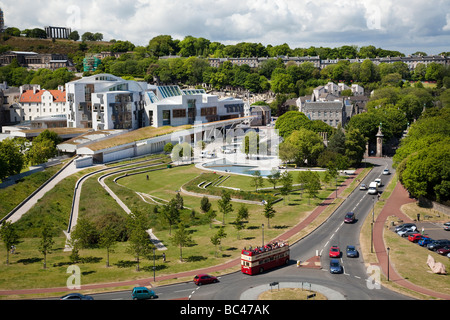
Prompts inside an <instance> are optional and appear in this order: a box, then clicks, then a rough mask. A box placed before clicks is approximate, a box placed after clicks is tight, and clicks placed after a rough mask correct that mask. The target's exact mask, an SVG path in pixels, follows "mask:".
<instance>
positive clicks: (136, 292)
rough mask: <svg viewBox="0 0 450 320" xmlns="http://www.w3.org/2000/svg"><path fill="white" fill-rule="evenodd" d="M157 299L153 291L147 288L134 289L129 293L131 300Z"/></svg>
mask: <svg viewBox="0 0 450 320" xmlns="http://www.w3.org/2000/svg"><path fill="white" fill-rule="evenodd" d="M157 297H158V296H157V295H156V294H155V291H153V290H151V289H149V288H147V287H134V288H133V290H132V291H131V298H132V299H133V300H142V299H155V298H157Z"/></svg>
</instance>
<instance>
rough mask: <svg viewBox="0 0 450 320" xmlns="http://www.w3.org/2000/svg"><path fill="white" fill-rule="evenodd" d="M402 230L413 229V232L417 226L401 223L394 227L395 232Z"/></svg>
mask: <svg viewBox="0 0 450 320" xmlns="http://www.w3.org/2000/svg"><path fill="white" fill-rule="evenodd" d="M403 228H413V229H414V230H417V226H416V225H415V224H414V223H402V224H400V225H398V226H396V227H395V229H394V230H395V232H399V231H400V230H401V229H403Z"/></svg>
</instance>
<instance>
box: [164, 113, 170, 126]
mask: <svg viewBox="0 0 450 320" xmlns="http://www.w3.org/2000/svg"><path fill="white" fill-rule="evenodd" d="M163 126H170V110H163Z"/></svg>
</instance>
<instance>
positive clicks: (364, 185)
mask: <svg viewBox="0 0 450 320" xmlns="http://www.w3.org/2000/svg"><path fill="white" fill-rule="evenodd" d="M359 190H367V185H366V184H365V183H361V184H360V185H359Z"/></svg>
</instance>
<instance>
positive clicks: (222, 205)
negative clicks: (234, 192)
mask: <svg viewBox="0 0 450 320" xmlns="http://www.w3.org/2000/svg"><path fill="white" fill-rule="evenodd" d="M218 205H219V211H220V212H221V213H222V218H223V219H222V224H225V215H227V214H228V213H230V212H233V205H232V204H231V196H230V193H229V192H227V191H222V197H221V198H220V200H219V201H218Z"/></svg>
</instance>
